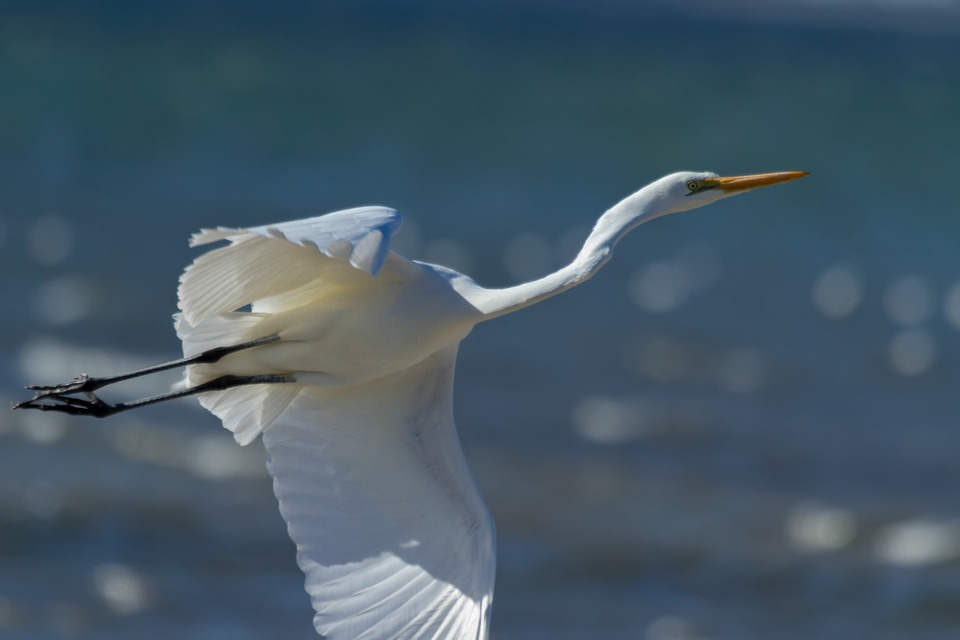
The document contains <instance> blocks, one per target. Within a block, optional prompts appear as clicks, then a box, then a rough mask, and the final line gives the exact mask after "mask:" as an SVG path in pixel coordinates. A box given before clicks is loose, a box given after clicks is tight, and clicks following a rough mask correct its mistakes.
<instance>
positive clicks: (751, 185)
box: [704, 171, 809, 193]
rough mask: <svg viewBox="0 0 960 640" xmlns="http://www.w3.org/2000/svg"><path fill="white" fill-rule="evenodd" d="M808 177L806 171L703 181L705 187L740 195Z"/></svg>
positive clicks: (758, 174) (757, 174)
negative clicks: (742, 192)
mask: <svg viewBox="0 0 960 640" xmlns="http://www.w3.org/2000/svg"><path fill="white" fill-rule="evenodd" d="M806 175H809V172H807V171H779V172H777V173H755V174H753V175H749V176H730V177H727V178H710V179H708V180H705V181H704V182H705V183H706V184H705V186H707V187H715V188H717V189H722V190H723V191H726V192H727V193H740V192H741V191H749V190H750V189H756V188H758V187H768V186H770V185H771V184H780V183H781V182H787V181H789V180H796V179H797V178H802V177H803V176H806Z"/></svg>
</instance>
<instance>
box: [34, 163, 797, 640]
mask: <svg viewBox="0 0 960 640" xmlns="http://www.w3.org/2000/svg"><path fill="white" fill-rule="evenodd" d="M803 175H806V174H804V173H802V172H786V173H771V174H758V175H753V176H736V177H731V178H721V177H718V176H716V175H715V174H712V173H690V172H684V173H675V174H672V175H669V176H666V177H665V178H661V179H660V180H657V181H656V182H654V183H652V184H650V185H648V186H647V187H644V188H643V189H641V190H640V191H638V192H636V193H635V194H633V195H631V196H629V197H627V198H625V199H624V200H623V201H621V202H620V203H618V204H617V205H615V206H614V207H612V208H611V209H610V210H608V211H607V212H606V213H604V214H603V216H601V217H600V219H599V220H598V221H597V224H596V226H595V227H594V229H593V231H592V232H591V233H590V236H589V237H588V238H587V240H586V242H585V243H584V246H583V249H582V250H581V251H580V253H579V254H578V255H577V257H576V258H575V259H574V260H573V262H572V263H570V264H569V265H567V266H566V267H563V268H561V269H560V270H558V271H556V272H555V273H552V274H549V275H547V276H545V277H543V278H540V279H538V280H535V281H533V282H528V283H524V284H520V285H517V286H515V287H509V288H506V289H486V288H483V287H481V286H479V285H478V284H476V283H475V282H474V281H473V280H471V279H470V278H468V277H467V276H464V275H462V274H459V273H456V272H455V271H452V270H450V269H447V268H445V267H439V266H435V265H429V264H423V263H419V262H415V261H410V260H407V259H406V258H403V257H401V256H399V255H397V254H396V253H393V252H391V251H390V238H391V237H392V235H393V234H394V233H395V232H396V230H397V229H398V228H399V226H400V221H401V219H400V216H399V214H397V213H396V212H395V211H393V210H392V209H387V208H384V207H363V208H359V209H350V210H347V211H340V212H336V213H332V214H328V215H326V216H320V217H316V218H309V219H306V220H298V221H293V222H285V223H281V224H275V225H268V226H262V227H253V228H249V229H228V228H218V229H212V230H204V231H201V232H200V233H198V234H197V235H195V236H193V238H192V239H191V244H192V245H193V246H198V245H205V244H208V243H212V242H216V241H222V240H225V241H227V244H226V245H225V246H221V247H218V248H215V249H212V250H210V251H208V252H207V253H205V254H203V255H201V256H200V257H198V258H197V259H196V260H195V261H194V262H193V264H191V265H190V266H189V267H188V268H187V269H186V271H185V272H184V274H183V276H182V278H181V281H180V288H179V298H180V309H181V313H180V314H178V315H177V316H176V329H177V334H178V335H179V336H180V338H181V340H182V341H183V352H184V356H185V358H184V359H183V360H178V361H175V362H170V363H165V364H162V365H157V366H155V367H148V368H147V369H143V370H140V371H136V372H132V373H130V374H124V375H120V376H114V377H111V378H89V377H85V376H81V377H80V378H78V379H77V380H75V381H73V382H71V383H67V384H64V385H58V386H52V387H32V388H33V389H34V390H35V391H37V393H36V395H35V396H34V398H33V399H31V400H27V401H25V402H22V403H20V404H18V405H17V407H18V408H34V409H42V410H54V411H63V412H66V413H70V414H80V415H95V416H99V417H103V416H106V415H112V414H113V413H116V412H118V411H125V410H128V409H131V408H136V407H142V406H147V405H149V404H153V403H155V402H160V401H162V400H166V399H169V398H173V397H182V396H184V395H190V394H197V395H198V397H199V399H200V402H201V403H202V404H203V406H204V407H206V408H207V409H209V410H210V411H211V412H213V413H214V414H216V415H217V416H218V417H220V418H221V419H222V420H223V424H224V426H225V427H226V428H227V429H229V430H230V431H232V432H233V434H234V437H235V438H236V439H237V441H238V442H239V443H240V444H248V443H250V442H252V441H253V440H255V439H256V437H257V436H258V435H260V434H263V443H264V445H265V447H266V449H267V453H268V454H269V460H268V466H269V469H270V473H271V475H272V476H273V480H274V490H275V492H276V495H277V498H278V499H279V501H280V512H281V513H282V515H283V517H284V519H285V520H286V522H287V525H288V529H289V532H290V536H291V538H293V540H294V542H295V543H296V545H297V562H298V563H299V565H300V568H301V569H303V571H304V573H305V574H306V588H307V592H308V593H309V594H310V598H311V602H312V604H313V608H314V610H315V611H316V616H315V618H314V625H315V627H316V629H317V631H318V632H319V633H321V634H323V635H324V636H326V637H327V638H328V639H329V640H357V639H361V638H365V639H370V640H373V639H377V640H380V639H390V638H402V639H414V638H417V639H423V640H427V639H432V640H483V639H484V638H486V637H487V634H488V626H489V618H490V607H491V602H492V598H493V579H494V565H495V556H494V528H493V521H492V519H491V517H490V514H489V513H488V512H487V509H486V507H485V506H484V504H483V502H482V500H481V498H480V496H479V494H478V493H477V490H476V488H475V486H474V484H473V481H472V479H471V477H470V474H469V472H468V470H467V466H466V462H465V460H464V457H463V453H462V451H461V449H460V445H459V442H458V440H457V434H456V430H455V427H454V422H453V409H452V406H451V398H452V386H453V371H454V364H455V360H456V353H457V346H458V344H459V343H460V341H461V340H462V339H463V338H464V337H465V336H466V335H467V334H468V333H469V332H470V330H471V329H472V327H473V326H474V325H475V324H477V323H478V322H481V321H483V320H488V319H490V318H495V317H497V316H500V315H503V314H505V313H509V312H511V311H515V310H517V309H520V308H523V307H525V306H528V305H531V304H534V303H536V302H539V301H541V300H543V299H545V298H547V297H549V296H552V295H555V294H557V293H559V292H561V291H565V290H566V289H568V288H570V287H572V286H575V285H576V284H579V283H580V282H583V281H584V280H586V279H587V278H589V277H591V276H592V275H593V274H594V273H596V272H597V270H598V269H599V268H600V267H601V266H603V264H604V263H605V262H606V261H607V260H608V259H609V258H610V255H611V252H612V250H613V246H614V245H615V244H616V243H617V241H619V239H620V238H622V237H623V236H624V235H625V234H626V233H627V232H628V231H629V230H630V229H632V228H634V227H636V226H637V225H639V224H641V223H642V222H645V221H647V220H651V219H653V218H657V217H659V216H662V215H666V214H668V213H674V212H677V211H685V210H688V209H693V208H695V207H700V206H703V205H705V204H709V203H710V202H713V201H715V200H718V199H720V198H722V197H725V196H728V195H732V194H734V193H740V192H743V191H747V190H749V189H753V188H756V187H761V186H766V185H770V184H776V183H779V182H785V181H787V180H792V179H795V178H799V177H801V176H803ZM183 365H187V372H186V379H185V380H184V382H183V383H182V385H181V387H180V388H179V390H177V391H174V392H172V393H170V394H164V395H162V396H157V397H153V398H147V399H145V400H140V401H137V402H133V403H128V404H119V405H110V404H107V403H105V402H103V401H102V400H100V399H99V398H98V397H97V396H96V395H95V394H94V393H93V392H94V391H96V390H97V389H100V388H101V387H103V386H106V385H107V384H111V383H113V382H116V381H120V380H126V379H129V378H132V377H135V376H140V375H146V374H149V373H153V372H156V371H161V370H164V369H169V368H173V367H176V366H183Z"/></svg>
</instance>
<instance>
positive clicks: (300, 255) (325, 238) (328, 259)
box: [178, 207, 402, 325]
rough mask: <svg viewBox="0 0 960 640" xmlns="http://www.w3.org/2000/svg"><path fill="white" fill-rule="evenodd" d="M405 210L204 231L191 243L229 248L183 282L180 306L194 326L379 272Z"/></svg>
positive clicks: (196, 266)
mask: <svg viewBox="0 0 960 640" xmlns="http://www.w3.org/2000/svg"><path fill="white" fill-rule="evenodd" d="M401 221H402V218H401V216H400V214H399V213H397V212H396V211H394V210H393V209H388V208H386V207H359V208H356V209H347V210H345V211H336V212H334V213H328V214H326V215H323V216H317V217H314V218H307V219H305V220H292V221H290V222H282V223H279V224H273V225H265V226H261V227H250V228H246V229H231V228H227V227H218V228H216V229H204V230H202V231H200V232H199V233H197V234H195V235H194V236H193V237H192V238H191V239H190V245H191V246H194V247H195V246H200V245H204V244H208V243H211V242H216V241H218V240H229V241H230V244H228V245H227V246H225V247H220V248H218V249H214V250H212V251H208V252H207V253H205V254H203V255H202V256H200V257H199V258H197V259H196V260H194V262H193V264H191V265H190V266H189V267H187V269H186V271H184V273H183V276H181V278H180V288H179V291H178V293H179V298H180V309H181V310H182V311H183V314H184V317H185V318H186V320H187V322H189V323H190V324H191V325H197V324H199V323H200V322H202V321H203V320H204V319H206V318H209V317H212V316H215V315H217V314H220V313H229V312H232V311H236V310H237V309H239V308H241V307H243V306H245V305H248V304H250V303H252V302H254V301H256V300H260V299H264V298H269V297H271V296H275V295H277V294H278V293H283V292H285V291H291V290H294V289H297V288H300V287H302V286H303V285H305V284H307V283H309V282H311V281H313V280H316V279H317V278H322V277H323V272H324V271H326V270H334V271H336V272H337V273H338V274H342V273H343V270H337V267H338V266H339V265H343V266H349V267H352V268H353V269H355V270H358V271H360V272H364V273H367V274H368V275H376V274H377V273H378V272H379V271H380V267H382V266H383V262H384V260H385V259H386V257H387V254H388V253H389V250H390V239H391V237H392V236H393V234H394V233H396V231H397V229H399V228H400V224H401Z"/></svg>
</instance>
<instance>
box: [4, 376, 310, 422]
mask: <svg viewBox="0 0 960 640" xmlns="http://www.w3.org/2000/svg"><path fill="white" fill-rule="evenodd" d="M191 364H193V363H191ZM158 366H163V365H158ZM167 368H169V367H167ZM153 370H154V371H162V369H156V368H154V369H153ZM90 379H94V378H90ZM123 379H124V380H125V379H126V378H123ZM294 381H295V380H294V377H293V374H289V373H277V374H265V375H259V376H221V377H219V378H215V379H213V380H209V381H207V382H204V383H203V384H198V385H197V386H195V387H190V388H188V389H181V390H179V391H171V392H170V393H164V394H162V395H159V396H153V397H151V398H144V399H143V400H134V401H133V402H127V403H124V402H118V403H116V404H110V403H108V402H104V401H103V400H101V399H100V398H99V397H97V395H96V394H94V393H93V391H87V390H82V391H79V393H81V394H82V396H83V397H76V396H73V395H70V394H73V393H78V391H66V392H47V393H44V394H40V395H38V396H37V397H35V398H32V399H30V400H26V401H24V402H20V403H19V404H15V405H14V406H13V408H14V409H39V410H40V411H58V412H60V413H68V414H70V415H74V416H92V417H94V418H105V417H107V416H112V415H113V414H115V413H120V412H121V411H128V410H130V409H137V408H139V407H145V406H147V405H151V404H156V403H158V402H164V401H165V400H173V399H175V398H183V397H186V396H192V395H195V394H198V393H203V392H204V391H223V390H224V389H232V388H233V387H240V386H243V385H248V384H278V383H288V382H294Z"/></svg>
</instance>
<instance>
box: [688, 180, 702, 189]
mask: <svg viewBox="0 0 960 640" xmlns="http://www.w3.org/2000/svg"><path fill="white" fill-rule="evenodd" d="M687 189H689V190H690V191H699V190H700V183H699V182H697V181H696V180H691V181H690V182H688V183H687Z"/></svg>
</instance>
